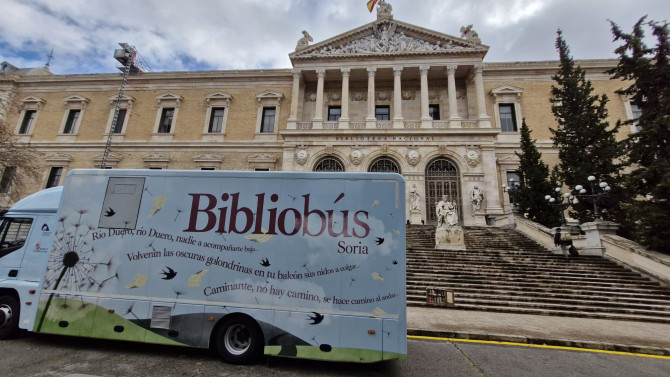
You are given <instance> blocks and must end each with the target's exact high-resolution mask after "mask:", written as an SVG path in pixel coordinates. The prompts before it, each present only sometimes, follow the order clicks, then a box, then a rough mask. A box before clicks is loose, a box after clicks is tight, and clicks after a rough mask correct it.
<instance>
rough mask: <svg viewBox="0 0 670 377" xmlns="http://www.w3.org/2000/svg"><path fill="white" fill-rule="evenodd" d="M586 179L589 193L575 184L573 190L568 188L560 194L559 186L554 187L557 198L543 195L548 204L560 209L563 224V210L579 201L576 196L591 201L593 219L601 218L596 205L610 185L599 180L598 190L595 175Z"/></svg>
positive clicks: (607, 191)
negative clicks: (589, 188)
mask: <svg viewBox="0 0 670 377" xmlns="http://www.w3.org/2000/svg"><path fill="white" fill-rule="evenodd" d="M587 180H588V181H589V185H590V186H591V193H590V194H588V193H587V192H588V191H587V190H586V189H585V188H584V186H582V185H577V186H575V188H574V190H570V192H566V193H563V194H561V188H560V187H556V188H555V189H554V192H555V193H556V195H557V198H555V197H553V196H552V195H546V196H545V197H544V198H545V199H546V200H547V202H548V204H549V205H551V206H555V207H558V208H560V209H561V219H562V220H563V225H565V224H566V220H565V214H564V211H565V210H566V209H567V208H568V207H570V206H571V205H573V204H577V203H579V199H578V198H577V197H579V198H580V199H582V200H584V201H586V202H590V203H593V216H594V217H595V221H602V220H603V219H602V217H601V216H600V207H599V206H598V203H600V201H601V200H603V198H605V197H606V196H607V194H608V193H609V191H610V190H611V189H612V187H611V186H610V185H609V184H607V182H605V181H601V182H599V183H598V187H599V188H600V191H598V190H597V189H596V185H595V180H596V177H595V176H593V175H590V176H589V177H588V178H587ZM573 192H574V194H573Z"/></svg>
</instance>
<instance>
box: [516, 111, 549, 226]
mask: <svg viewBox="0 0 670 377" xmlns="http://www.w3.org/2000/svg"><path fill="white" fill-rule="evenodd" d="M530 133H531V131H530V130H529V129H528V126H527V125H526V119H524V120H523V122H522V123H521V153H518V152H514V153H515V154H516V155H517V156H518V157H519V159H520V163H519V169H520V170H521V176H522V177H523V178H522V179H521V186H520V187H519V191H518V192H517V193H516V196H515V199H516V203H517V208H518V209H519V210H520V211H521V213H524V214H528V215H527V216H528V218H529V219H531V220H533V221H535V222H538V223H540V224H542V225H544V226H547V227H554V226H557V225H559V224H560V214H559V212H558V210H557V209H556V208H553V207H552V206H550V205H549V204H548V202H547V200H546V199H545V198H544V197H545V195H547V194H551V193H552V191H553V187H555V186H552V184H551V182H550V181H549V180H548V178H549V166H548V165H547V164H545V163H544V162H543V161H542V153H540V151H539V150H538V149H537V147H536V145H535V140H532V139H531V136H530Z"/></svg>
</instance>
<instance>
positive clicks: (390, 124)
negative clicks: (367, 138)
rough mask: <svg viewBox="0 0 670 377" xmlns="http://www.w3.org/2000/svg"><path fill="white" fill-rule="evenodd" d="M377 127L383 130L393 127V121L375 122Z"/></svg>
mask: <svg viewBox="0 0 670 377" xmlns="http://www.w3.org/2000/svg"><path fill="white" fill-rule="evenodd" d="M377 128H379V129H383V130H385V129H389V128H393V122H377Z"/></svg>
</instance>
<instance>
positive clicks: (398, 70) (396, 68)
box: [393, 65, 402, 76]
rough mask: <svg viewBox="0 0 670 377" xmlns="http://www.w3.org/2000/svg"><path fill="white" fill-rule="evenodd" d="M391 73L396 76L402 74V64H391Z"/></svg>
mask: <svg viewBox="0 0 670 377" xmlns="http://www.w3.org/2000/svg"><path fill="white" fill-rule="evenodd" d="M393 74H394V75H396V76H400V75H401V74H402V66H400V65H394V66H393Z"/></svg>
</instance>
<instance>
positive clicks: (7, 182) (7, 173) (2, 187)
mask: <svg viewBox="0 0 670 377" xmlns="http://www.w3.org/2000/svg"><path fill="white" fill-rule="evenodd" d="M15 173H16V166H7V167H5V170H4V171H3V172H2V178H1V179H0V193H2V194H4V193H7V192H9V188H10V187H12V181H13V180H14V174H15Z"/></svg>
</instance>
